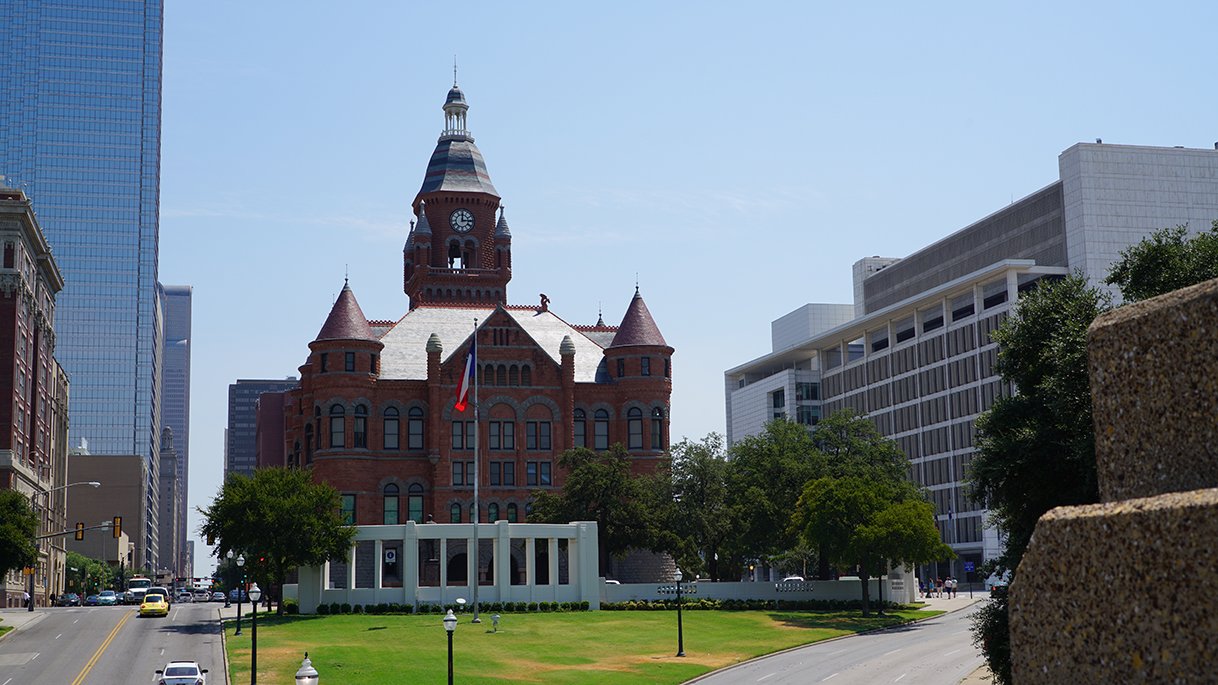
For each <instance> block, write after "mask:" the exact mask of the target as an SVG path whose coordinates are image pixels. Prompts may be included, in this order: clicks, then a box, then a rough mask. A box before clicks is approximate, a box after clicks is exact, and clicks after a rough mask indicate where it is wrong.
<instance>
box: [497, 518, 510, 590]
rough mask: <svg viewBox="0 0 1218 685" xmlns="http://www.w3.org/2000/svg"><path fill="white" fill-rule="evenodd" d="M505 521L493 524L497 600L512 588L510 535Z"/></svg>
mask: <svg viewBox="0 0 1218 685" xmlns="http://www.w3.org/2000/svg"><path fill="white" fill-rule="evenodd" d="M509 525H510V524H509V523H508V522H507V521H496V522H495V578H494V583H495V586H496V588H498V590H499V599H501V600H502V599H503V598H504V597H506V596H507V594H508V590H509V589H510V588H511V586H512V535H511V533H509V532H508V526H509Z"/></svg>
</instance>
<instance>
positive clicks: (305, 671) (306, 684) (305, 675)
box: [296, 652, 318, 685]
mask: <svg viewBox="0 0 1218 685" xmlns="http://www.w3.org/2000/svg"><path fill="white" fill-rule="evenodd" d="M317 680H318V677H317V669H316V668H313V662H312V661H309V653H308V652H305V658H304V661H302V662H300V670H299V671H296V685H317Z"/></svg>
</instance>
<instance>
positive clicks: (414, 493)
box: [406, 483, 423, 523]
mask: <svg viewBox="0 0 1218 685" xmlns="http://www.w3.org/2000/svg"><path fill="white" fill-rule="evenodd" d="M408 501H409V504H407V507H408V509H407V513H406V515H407V516H409V517H410V520H411V521H414V522H415V523H422V522H423V486H422V485H419V484H418V483H415V484H413V485H411V486H410V497H409V500H408Z"/></svg>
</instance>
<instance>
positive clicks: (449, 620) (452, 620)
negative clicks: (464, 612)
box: [444, 609, 457, 685]
mask: <svg viewBox="0 0 1218 685" xmlns="http://www.w3.org/2000/svg"><path fill="white" fill-rule="evenodd" d="M456 629H457V617H456V616H454V615H453V610H452V609H449V610H448V615H447V616H445V617H444V630H447V631H448V685H453V631H454V630H456Z"/></svg>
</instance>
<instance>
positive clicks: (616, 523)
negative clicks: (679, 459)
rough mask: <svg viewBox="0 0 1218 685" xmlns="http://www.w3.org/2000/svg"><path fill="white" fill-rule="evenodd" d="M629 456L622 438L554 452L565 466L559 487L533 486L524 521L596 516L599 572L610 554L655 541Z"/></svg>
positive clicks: (647, 546)
mask: <svg viewBox="0 0 1218 685" xmlns="http://www.w3.org/2000/svg"><path fill="white" fill-rule="evenodd" d="M629 457H630V454H629V453H628V452H627V451H626V448H625V447H623V446H622V445H621V443H615V444H613V445H612V446H610V448H609V451H607V452H593V451H592V450H590V449H588V448H586V447H577V448H575V449H572V450H567V451H566V452H563V453H562V454H561V455H559V457H558V465H559V467H560V468H563V469H565V470H566V472H567V479H566V481H565V482H564V483H563V488H562V493H561V494H555V493H551V492H545V491H542V490H535V491H534V492H533V497H534V500H533V513H532V514H530V515H529V523H570V522H572V521H596V525H597V543H598V545H599V550H598V558H599V563H600V573H601V575H605V573H606V572H607V571H608V570H609V559H610V557H619V558H620V557H622V556H625V555H626V553H627V551H629V550H630V549H631V548H644V549H652V548H654V547H656V546H657V545H656V538H655V533H654V528H653V525H654V522H655V519H654V518H653V517H651V516H649V515H648V513H647V510H646V509H647V508H646V506H645V504H644V492H645V491H644V487H643V484H642V481H641V480H640V479H639V478H638V477H635V476H633V475H631V473H630V461H629Z"/></svg>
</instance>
